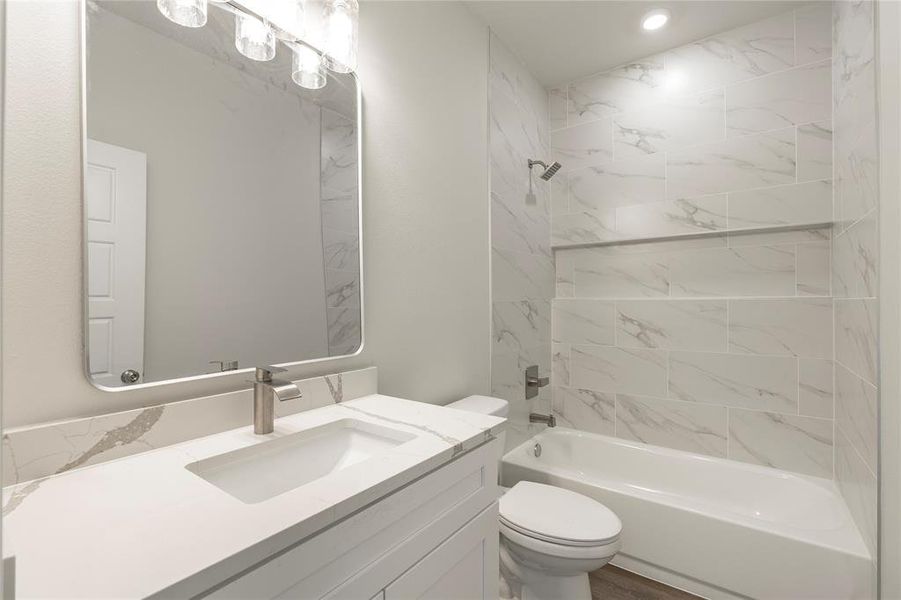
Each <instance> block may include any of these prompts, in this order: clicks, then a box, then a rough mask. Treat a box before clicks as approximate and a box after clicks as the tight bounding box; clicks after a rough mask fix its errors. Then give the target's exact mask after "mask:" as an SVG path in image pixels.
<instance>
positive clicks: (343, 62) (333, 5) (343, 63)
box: [324, 0, 360, 73]
mask: <svg viewBox="0 0 901 600" xmlns="http://www.w3.org/2000/svg"><path fill="white" fill-rule="evenodd" d="M359 17H360V7H359V5H358V4H357V0H328V1H327V2H326V5H325V18H324V21H325V54H326V59H327V61H328V68H329V69H331V70H332V71H334V72H335V73H350V72H351V71H354V70H356V68H357V30H358V27H359Z"/></svg>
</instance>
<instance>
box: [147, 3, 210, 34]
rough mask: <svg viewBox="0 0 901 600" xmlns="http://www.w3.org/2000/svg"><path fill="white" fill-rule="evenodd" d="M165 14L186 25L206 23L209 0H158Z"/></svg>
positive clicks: (170, 18)
mask: <svg viewBox="0 0 901 600" xmlns="http://www.w3.org/2000/svg"><path fill="white" fill-rule="evenodd" d="M156 7H157V8H158V9H159V11H160V12H161V13H163V16H164V17H166V18H167V19H169V20H170V21H172V22H173V23H177V24H178V25H182V26H184V27H203V26H204V25H206V14H207V0H156Z"/></svg>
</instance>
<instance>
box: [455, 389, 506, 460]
mask: <svg viewBox="0 0 901 600" xmlns="http://www.w3.org/2000/svg"><path fill="white" fill-rule="evenodd" d="M447 408H453V409H456V410H465V411H469V412H474V413H480V414H483V415H492V416H494V417H504V418H506V417H507V413H508V412H509V410H510V403H509V402H507V401H506V400H504V399H502V398H494V397H492V396H467V397H466V398H463V399H462V400H457V401H456V402H451V403H450V404H448V405H447ZM497 437H498V439H499V440H500V442H501V443H500V444H498V453H497V459H498V460H501V458H503V456H504V446H505V444H506V443H507V433H506V432H504V431H502V432H501V433H500V435H498V436H497Z"/></svg>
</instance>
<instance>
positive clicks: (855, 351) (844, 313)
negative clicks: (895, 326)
mask: <svg viewBox="0 0 901 600" xmlns="http://www.w3.org/2000/svg"><path fill="white" fill-rule="evenodd" d="M833 47H834V49H835V51H834V59H833V64H832V69H833V71H832V83H833V119H834V123H835V132H834V137H835V217H836V219H835V220H836V226H835V232H834V233H835V240H834V243H833V247H832V287H833V294H834V296H835V326H834V327H835V438H836V439H835V442H836V443H835V477H836V482H837V483H838V486H839V488H840V489H841V491H842V495H843V496H844V498H845V500H846V502H847V504H848V507H849V509H850V510H851V514H852V515H853V517H854V519H855V521H856V523H857V526H858V529H860V531H861V533H862V534H863V537H864V540H865V541H866V543H867V545H868V546H869V548H870V551H871V553H873V555H874V556H875V555H876V554H875V553H876V547H877V543H876V540H877V530H878V520H877V514H878V513H877V496H878V479H877V474H878V463H877V452H878V445H879V438H878V399H879V389H878V385H879V380H878V372H877V356H878V345H879V340H878V337H877V332H878V327H879V323H878V319H879V315H878V313H879V299H878V297H877V293H878V292H877V290H878V285H879V282H878V277H879V274H878V270H877V265H878V261H879V257H878V248H879V213H878V202H879V197H878V183H877V181H878V172H877V164H878V145H877V136H876V131H877V129H876V111H877V105H876V71H875V55H876V52H875V3H873V2H870V1H860V2H846V1H838V2H835V3H834V4H833Z"/></svg>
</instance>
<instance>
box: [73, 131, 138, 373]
mask: <svg viewBox="0 0 901 600" xmlns="http://www.w3.org/2000/svg"><path fill="white" fill-rule="evenodd" d="M85 179H86V182H85V194H86V205H87V221H88V226H87V229H88V231H87V235H88V240H87V241H88V257H87V260H88V355H89V357H90V360H89V364H90V370H91V375H92V376H93V379H94V381H95V382H96V383H99V384H102V385H108V386H121V385H123V384H124V382H123V381H122V374H123V373H124V372H126V371H130V370H131V371H136V372H137V373H139V374H140V378H139V379H138V381H137V382H139V381H141V380H143V375H144V271H145V255H146V240H147V155H146V154H144V153H143V152H136V151H134V150H129V149H128V148H122V147H121V146H113V145H112V144H106V143H103V142H98V141H95V140H88V159H87V172H86V173H85ZM137 382H135V383H137Z"/></svg>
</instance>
